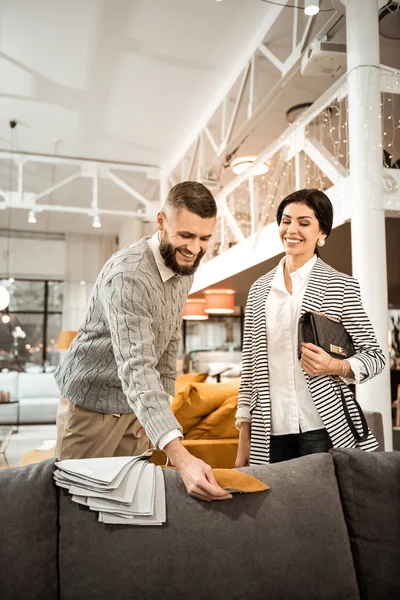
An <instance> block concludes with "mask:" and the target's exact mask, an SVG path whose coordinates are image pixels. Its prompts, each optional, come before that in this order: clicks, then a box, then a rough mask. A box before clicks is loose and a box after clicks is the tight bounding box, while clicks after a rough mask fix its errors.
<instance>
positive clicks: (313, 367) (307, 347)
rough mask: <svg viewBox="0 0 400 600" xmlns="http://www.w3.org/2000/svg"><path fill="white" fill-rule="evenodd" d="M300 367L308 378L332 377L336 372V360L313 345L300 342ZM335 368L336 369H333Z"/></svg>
mask: <svg viewBox="0 0 400 600" xmlns="http://www.w3.org/2000/svg"><path fill="white" fill-rule="evenodd" d="M301 346H302V352H301V360H300V365H301V367H302V369H304V371H305V372H306V373H307V375H309V376H310V377H321V376H323V375H334V374H336V372H337V362H338V361H337V360H336V359H332V357H331V356H330V355H329V354H328V353H327V352H325V350H322V348H319V346H315V345H314V344H309V343H305V342H302V343H301ZM335 367H336V368H335Z"/></svg>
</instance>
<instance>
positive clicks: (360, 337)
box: [238, 258, 385, 465]
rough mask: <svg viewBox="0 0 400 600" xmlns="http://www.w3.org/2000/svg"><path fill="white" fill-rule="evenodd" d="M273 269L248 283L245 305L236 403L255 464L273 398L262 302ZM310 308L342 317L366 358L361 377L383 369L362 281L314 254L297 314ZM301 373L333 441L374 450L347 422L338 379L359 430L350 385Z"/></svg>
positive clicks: (266, 438) (263, 454) (261, 458)
mask: <svg viewBox="0 0 400 600" xmlns="http://www.w3.org/2000/svg"><path fill="white" fill-rule="evenodd" d="M275 272H276V268H275V269H273V270H272V271H270V272H269V273H267V274H266V275H263V276H262V277H260V278H259V279H257V281H256V282H255V283H254V284H253V285H252V287H251V289H250V292H249V297H248V300H247V306H246V317H245V328H244V339H243V356H242V379H241V385H240V391H239V399H238V406H239V407H240V406H247V407H248V408H249V409H250V414H251V449H250V464H253V465H257V464H262V463H267V462H269V448H270V433H271V403H270V391H269V383H268V351H267V330H266V314H265V303H266V300H267V297H268V294H269V291H270V289H271V282H272V279H273V277H274V275H275ZM310 310H313V311H321V312H323V313H326V314H327V315H330V316H332V317H336V318H339V319H340V320H341V321H342V323H343V325H344V327H345V329H346V330H347V332H348V333H349V334H350V336H351V338H352V340H353V344H354V347H355V350H356V353H357V358H358V359H359V360H360V361H361V362H362V363H363V364H364V367H365V369H364V370H365V371H366V373H368V375H367V376H365V377H364V379H363V380H362V382H361V383H364V382H365V381H368V379H371V378H372V377H375V375H378V373H380V372H381V371H382V369H383V368H384V366H385V358H384V355H383V352H382V350H381V348H380V347H379V345H378V342H377V340H376V337H375V334H374V331H373V329H372V326H371V323H370V321H369V319H368V317H367V315H366V314H365V311H364V309H363V306H362V303H361V296H360V286H359V284H358V282H357V281H356V280H355V279H354V278H353V277H350V276H349V275H345V274H344V273H339V272H338V271H335V269H333V268H332V267H330V266H329V265H327V264H326V263H324V262H323V261H322V260H321V259H320V258H318V260H317V261H316V263H315V265H314V267H313V269H312V271H311V274H310V279H309V282H308V285H307V288H306V291H305V293H304V298H303V303H302V306H301V314H304V312H306V311H310ZM270 351H271V349H270ZM272 351H273V349H272ZM282 368H284V366H282ZM305 377H306V380H307V385H308V388H309V390H310V394H311V397H312V399H313V401H314V403H315V406H316V407H317V410H318V413H319V415H320V416H321V419H322V421H323V423H324V425H325V427H326V429H327V431H328V433H329V436H330V438H331V440H332V444H333V447H334V448H338V447H344V448H361V449H362V450H369V451H371V450H375V449H376V448H377V447H378V443H377V441H376V439H375V438H374V436H373V435H372V433H371V432H370V434H369V436H368V438H367V439H366V440H365V441H364V442H357V441H356V440H355V438H354V436H353V434H352V433H351V430H350V428H349V426H348V424H347V421H346V418H345V415H344V411H343V407H342V403H341V396H340V391H339V388H338V386H339V385H341V387H342V389H343V392H344V394H345V397H346V400H347V401H348V406H349V411H350V414H351V416H352V419H353V421H354V423H355V425H356V427H357V429H358V430H359V431H360V433H362V427H361V420H360V417H359V415H358V412H357V411H356V409H355V405H354V402H352V398H353V395H352V392H351V390H350V389H349V388H348V386H347V385H346V384H345V383H344V382H343V381H341V380H338V379H337V378H336V379H332V378H331V377H329V376H322V377H309V376H308V375H307V374H305ZM339 381H340V383H339Z"/></svg>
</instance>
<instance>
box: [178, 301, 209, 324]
mask: <svg viewBox="0 0 400 600" xmlns="http://www.w3.org/2000/svg"><path fill="white" fill-rule="evenodd" d="M205 306H206V301H205V300H203V298H189V299H188V300H186V302H185V306H184V309H183V319H184V320H185V321H206V320H207V319H208V314H207V313H206V312H205V310H204V309H205Z"/></svg>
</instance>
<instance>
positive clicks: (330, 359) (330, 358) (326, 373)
mask: <svg viewBox="0 0 400 600" xmlns="http://www.w3.org/2000/svg"><path fill="white" fill-rule="evenodd" d="M331 362H332V356H330V357H329V362H328V364H327V365H326V369H325V375H329V373H328V371H329V366H330V364H331Z"/></svg>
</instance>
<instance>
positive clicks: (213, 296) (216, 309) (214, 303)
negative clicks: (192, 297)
mask: <svg viewBox="0 0 400 600" xmlns="http://www.w3.org/2000/svg"><path fill="white" fill-rule="evenodd" d="M204 296H205V302H206V306H205V311H206V313H208V314H212V315H229V314H231V313H233V312H234V310H235V292H234V290H217V289H215V290H205V292H204Z"/></svg>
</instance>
